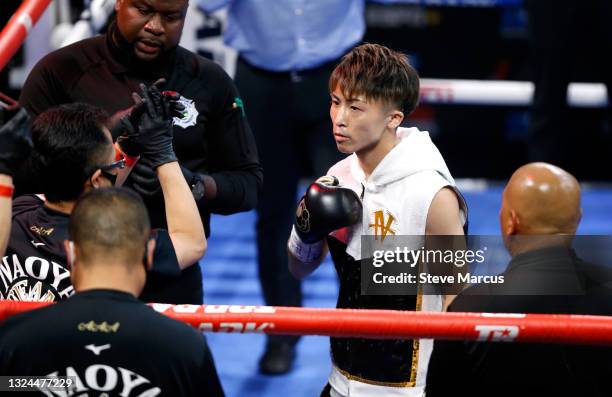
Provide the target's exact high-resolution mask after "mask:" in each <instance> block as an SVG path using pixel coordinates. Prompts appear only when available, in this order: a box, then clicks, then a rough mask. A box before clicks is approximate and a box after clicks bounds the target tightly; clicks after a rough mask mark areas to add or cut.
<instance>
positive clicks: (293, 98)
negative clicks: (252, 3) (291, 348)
mask: <svg viewBox="0 0 612 397" xmlns="http://www.w3.org/2000/svg"><path fill="white" fill-rule="evenodd" d="M334 66H335V62H330V63H327V64H324V65H322V66H320V67H318V68H315V69H310V70H306V71H302V72H296V73H289V72H287V73H285V72H283V73H276V72H269V71H266V70H262V69H259V68H257V67H254V66H252V65H249V64H248V63H247V62H246V61H244V60H243V59H241V58H239V59H238V64H237V68H236V78H235V81H236V85H237V86H238V89H239V91H240V94H241V96H242V99H243V103H244V107H245V112H246V115H247V118H248V121H249V124H250V126H251V129H252V131H253V134H254V135H255V140H256V142H257V149H258V151H259V157H260V161H261V164H262V166H263V169H264V186H263V192H262V194H261V196H260V198H259V204H258V206H257V250H258V263H259V280H260V282H261V288H262V290H263V295H264V299H265V303H266V305H272V306H301V305H302V291H301V284H300V282H299V281H298V280H296V279H295V278H294V277H293V276H292V275H291V274H290V273H289V269H288V263H287V239H288V238H289V234H290V232H291V227H292V224H293V219H294V217H295V209H296V205H297V200H296V190H297V185H298V180H299V178H300V177H302V176H310V177H312V178H316V177H318V176H320V175H325V173H326V172H327V170H328V169H329V167H331V166H332V165H333V164H334V163H336V162H337V161H338V160H340V159H341V158H342V156H341V154H340V152H338V150H337V148H336V145H335V142H334V140H333V135H332V125H331V120H330V117H329V103H330V99H329V90H328V88H327V87H328V79H329V76H330V75H331V72H332V70H333V68H334ZM300 193H301V192H300ZM297 340H298V337H295V336H290V337H288V336H269V341H272V342H273V341H278V342H283V341H286V342H290V343H296V342H297Z"/></svg>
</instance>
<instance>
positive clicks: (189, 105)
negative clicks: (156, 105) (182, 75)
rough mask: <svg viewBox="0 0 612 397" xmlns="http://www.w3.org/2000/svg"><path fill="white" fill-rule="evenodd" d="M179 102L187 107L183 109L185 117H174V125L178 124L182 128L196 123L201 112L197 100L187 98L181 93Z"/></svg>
mask: <svg viewBox="0 0 612 397" xmlns="http://www.w3.org/2000/svg"><path fill="white" fill-rule="evenodd" d="M178 103H180V104H181V105H183V106H184V107H185V110H183V117H181V118H178V117H175V118H174V120H173V121H174V125H178V126H179V127H181V128H188V127H192V126H194V125H196V121H197V119H198V115H199V114H200V113H199V112H198V109H196V107H195V102H194V101H193V100H192V99H187V98H185V97H184V96H182V95H181V97H180V98H179V100H178Z"/></svg>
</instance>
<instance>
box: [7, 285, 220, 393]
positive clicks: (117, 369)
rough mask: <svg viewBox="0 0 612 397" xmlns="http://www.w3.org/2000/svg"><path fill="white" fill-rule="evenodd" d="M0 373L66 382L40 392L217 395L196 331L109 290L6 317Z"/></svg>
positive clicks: (207, 355)
mask: <svg viewBox="0 0 612 397" xmlns="http://www.w3.org/2000/svg"><path fill="white" fill-rule="evenodd" d="M0 373H1V374H2V375H6V376H10V375H18V376H37V377H54V376H68V377H70V379H71V380H72V381H73V382H74V383H73V388H72V389H70V390H63V391H50V392H46V393H45V394H46V395H63V396H89V397H93V396H96V397H98V396H124V397H130V396H172V397H174V396H212V397H216V396H223V390H222V388H221V384H220V382H219V378H218V376H217V371H216V368H215V365H214V361H213V359H212V355H211V353H210V350H209V349H208V346H207V344H206V340H205V339H204V337H203V336H202V335H201V334H199V333H198V332H197V331H196V330H195V329H193V328H191V327H189V326H188V325H186V324H182V323H180V322H178V321H175V320H172V319H170V318H168V317H166V316H164V315H161V314H159V313H157V312H155V311H154V310H153V309H152V308H150V307H148V306H146V305H144V304H143V303H142V302H140V301H138V300H137V299H136V298H135V297H134V296H132V295H130V294H128V293H125V292H120V291H114V290H88V291H84V292H79V293H77V294H74V295H73V296H71V297H70V298H69V299H66V300H64V301H61V302H60V303H58V304H54V305H51V306H47V307H44V308H42V309H38V310H33V311H31V312H27V313H24V314H21V315H18V316H14V317H12V318H9V319H8V320H7V321H5V322H4V323H3V325H2V327H0ZM37 395H42V394H41V393H37Z"/></svg>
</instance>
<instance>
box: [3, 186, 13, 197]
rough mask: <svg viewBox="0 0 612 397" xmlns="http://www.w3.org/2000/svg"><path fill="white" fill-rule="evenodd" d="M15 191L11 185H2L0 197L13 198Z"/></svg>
mask: <svg viewBox="0 0 612 397" xmlns="http://www.w3.org/2000/svg"><path fill="white" fill-rule="evenodd" d="M14 190H15V188H14V187H13V186H11V185H0V197H13V191H14Z"/></svg>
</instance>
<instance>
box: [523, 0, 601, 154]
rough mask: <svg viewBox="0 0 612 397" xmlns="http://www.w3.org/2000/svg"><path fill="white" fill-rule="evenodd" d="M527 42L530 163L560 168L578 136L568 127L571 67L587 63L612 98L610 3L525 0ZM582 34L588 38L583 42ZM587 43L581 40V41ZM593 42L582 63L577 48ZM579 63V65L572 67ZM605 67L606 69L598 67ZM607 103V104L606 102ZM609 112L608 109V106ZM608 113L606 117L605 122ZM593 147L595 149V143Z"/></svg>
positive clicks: (578, 134) (573, 152) (572, 69)
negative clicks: (529, 58)
mask: <svg viewBox="0 0 612 397" xmlns="http://www.w3.org/2000/svg"><path fill="white" fill-rule="evenodd" d="M525 6H526V9H527V12H528V20H529V25H528V26H529V43H530V47H531V53H532V61H533V62H532V65H533V72H534V83H535V94H534V102H533V107H532V114H531V122H530V127H529V130H530V131H529V133H530V134H529V138H530V140H529V157H530V160H531V161H546V162H550V163H553V164H557V165H561V166H564V164H567V163H568V162H570V163H571V158H572V157H574V156H575V155H576V153H575V151H576V146H575V145H576V142H577V140H579V139H581V138H584V134H581V131H571V132H570V131H568V130H569V128H568V127H567V126H568V125H569V124H570V121H571V120H569V116H568V109H567V105H566V90H567V86H568V83H569V82H570V80H571V79H572V78H573V77H575V76H573V75H575V74H576V73H575V72H576V71H575V69H576V66H577V64H578V65H581V64H584V62H588V64H589V65H590V66H591V67H590V69H594V68H600V67H601V69H602V70H603V73H602V79H603V82H604V83H605V84H606V86H607V88H608V100H609V101H610V98H612V96H611V95H610V94H611V93H612V84H611V83H612V71H611V70H610V68H611V67H612V65H611V64H610V62H609V59H610V53H611V52H612V24H611V23H610V21H611V20H612V2H611V1H610V0H527V1H526V2H525ZM584 32H588V36H590V37H584ZM585 39H586V40H585ZM587 41H594V43H595V44H594V47H595V51H592V52H594V53H593V54H588V56H587V57H586V59H583V58H582V54H581V53H580V51H579V50H580V49H581V47H585V46H586V44H589V43H587ZM576 58H578V61H579V62H576ZM602 64H605V65H602ZM610 103H612V102H610ZM608 109H610V107H608ZM609 116H610V114H609V110H608V114H607V117H608V119H609V118H610V117H609ZM594 145H596V144H595V143H594Z"/></svg>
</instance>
